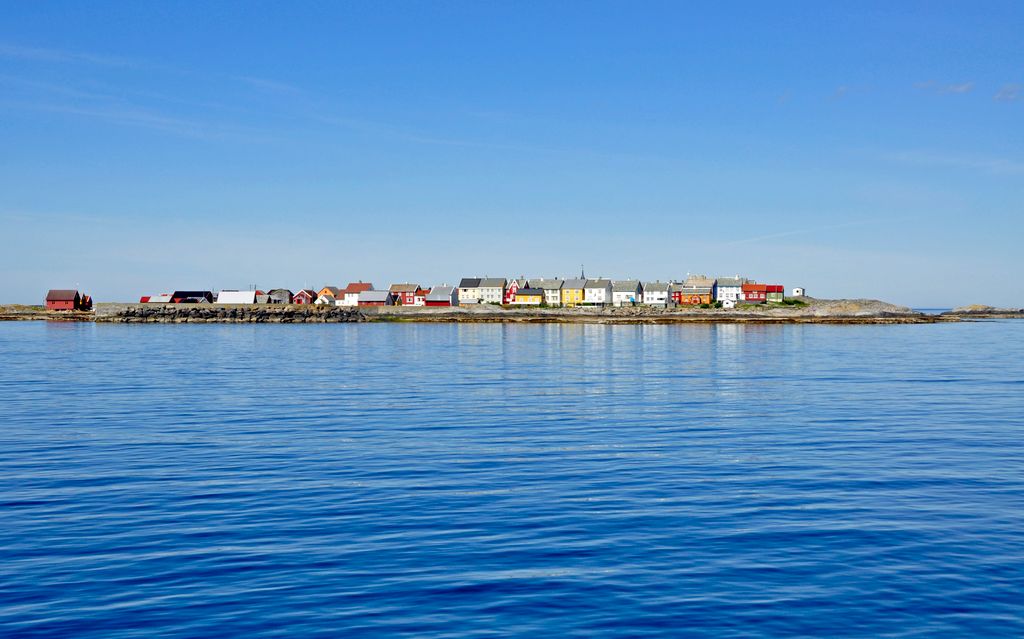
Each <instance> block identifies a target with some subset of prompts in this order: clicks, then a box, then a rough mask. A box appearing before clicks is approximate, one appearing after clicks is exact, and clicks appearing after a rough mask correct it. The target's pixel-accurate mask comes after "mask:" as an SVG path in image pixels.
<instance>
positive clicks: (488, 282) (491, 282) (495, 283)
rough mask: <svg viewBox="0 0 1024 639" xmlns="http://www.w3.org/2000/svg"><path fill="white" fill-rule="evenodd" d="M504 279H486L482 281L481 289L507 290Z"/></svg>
mask: <svg viewBox="0 0 1024 639" xmlns="http://www.w3.org/2000/svg"><path fill="white" fill-rule="evenodd" d="M506 281H507V280H506V279H505V278H504V277H485V278H483V279H482V280H480V288H505V283H506Z"/></svg>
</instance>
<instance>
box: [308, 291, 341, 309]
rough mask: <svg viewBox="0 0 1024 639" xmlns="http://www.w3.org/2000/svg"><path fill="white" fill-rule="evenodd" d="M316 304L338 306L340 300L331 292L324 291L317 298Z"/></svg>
mask: <svg viewBox="0 0 1024 639" xmlns="http://www.w3.org/2000/svg"><path fill="white" fill-rule="evenodd" d="M313 303H314V304H320V305H322V306H323V305H326V306H337V305H338V300H337V299H336V298H335V297H334V296H333V295H331V294H330V293H323V294H322V295H320V296H318V297H317V298H316V301H315V302H313Z"/></svg>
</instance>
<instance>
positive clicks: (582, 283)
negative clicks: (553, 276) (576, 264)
mask: <svg viewBox="0 0 1024 639" xmlns="http://www.w3.org/2000/svg"><path fill="white" fill-rule="evenodd" d="M586 285H587V280H581V279H570V280H565V281H564V282H562V290H565V289H567V288H570V289H572V288H584V287H586Z"/></svg>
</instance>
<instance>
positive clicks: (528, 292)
mask: <svg viewBox="0 0 1024 639" xmlns="http://www.w3.org/2000/svg"><path fill="white" fill-rule="evenodd" d="M792 294H793V296H794V297H800V296H803V295H804V294H805V292H804V289H802V288H795V289H793V291H792ZM784 297H785V292H784V288H783V287H782V285H781V284H761V283H757V282H754V281H752V280H749V279H747V278H743V277H739V276H735V277H720V278H709V277H707V276H705V275H691V276H688V277H687V278H686V280H684V281H682V282H661V281H655V282H641V281H640V280H611V279H605V278H596V279H586V278H575V279H559V278H532V279H527V278H514V279H505V278H491V277H466V278H463V279H462V280H461V281H460V282H459V285H458V286H449V285H447V284H442V285H440V286H434V287H431V288H425V287H422V286H420V285H419V284H412V283H408V282H405V283H401V284H392V285H391V286H390V287H389V288H388V289H386V290H378V289H376V288H374V286H373V283H372V282H362V281H360V282H351V283H349V284H348V286H345V287H339V286H324V287H323V288H321V289H320V290H314V289H301V290H299V291H297V292H295V293H293V292H292V291H290V290H288V289H283V288H275V289H270V290H268V291H266V292H263V291H261V290H251V291H237V290H223V291H220V292H219V293H218V294H216V295H214V293H213V292H212V291H174V292H173V293H166V294H161V295H152V296H144V297H142V298H141V299H140V300H139V301H140V302H143V303H163V304H173V303H217V304H318V305H328V306H470V305H474V304H503V305H512V306H562V307H576V306H637V305H644V306H655V307H659V306H660V307H666V306H701V305H704V306H710V305H721V306H723V307H725V308H731V307H734V306H735V305H736V304H766V303H780V302H782V301H783V299H784Z"/></svg>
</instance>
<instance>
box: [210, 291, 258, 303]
mask: <svg viewBox="0 0 1024 639" xmlns="http://www.w3.org/2000/svg"><path fill="white" fill-rule="evenodd" d="M217 303H218V304H255V303H256V291H221V292H220V293H218V294H217Z"/></svg>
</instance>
